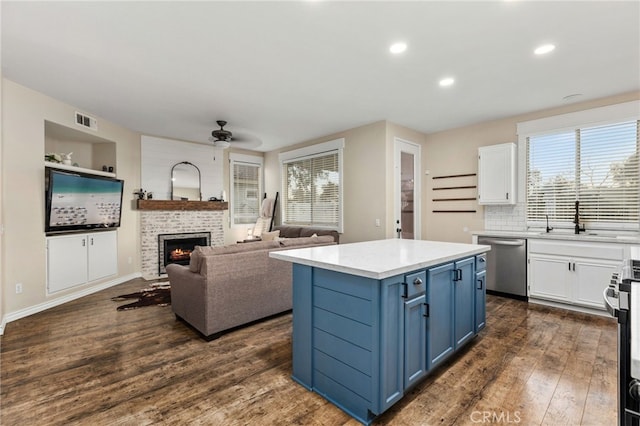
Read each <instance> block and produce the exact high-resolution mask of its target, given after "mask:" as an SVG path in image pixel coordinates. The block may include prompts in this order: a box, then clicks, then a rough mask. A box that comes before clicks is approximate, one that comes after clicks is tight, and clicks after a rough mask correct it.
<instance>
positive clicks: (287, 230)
mask: <svg viewBox="0 0 640 426" xmlns="http://www.w3.org/2000/svg"><path fill="white" fill-rule="evenodd" d="M273 229H274V230H278V231H280V237H282V238H298V237H299V236H300V229H302V228H301V227H300V226H290V225H278V226H276V227H274V228H273Z"/></svg>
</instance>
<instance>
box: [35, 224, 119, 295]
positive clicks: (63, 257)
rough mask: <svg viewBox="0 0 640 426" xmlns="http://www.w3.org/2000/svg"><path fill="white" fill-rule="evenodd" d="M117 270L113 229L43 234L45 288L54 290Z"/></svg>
mask: <svg viewBox="0 0 640 426" xmlns="http://www.w3.org/2000/svg"><path fill="white" fill-rule="evenodd" d="M117 273H118V239H117V232H116V231H106V232H94V233H89V234H74V235H60V236H54V237H47V291H48V292H49V293H55V292H57V291H61V290H66V289H68V288H71V287H75V286H78V285H82V284H86V283H89V282H91V281H96V280H99V279H101V278H105V277H108V276H111V275H115V274H117Z"/></svg>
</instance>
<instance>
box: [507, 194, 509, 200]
mask: <svg viewBox="0 0 640 426" xmlns="http://www.w3.org/2000/svg"><path fill="white" fill-rule="evenodd" d="M508 199H509V193H508V192H507V200H508Z"/></svg>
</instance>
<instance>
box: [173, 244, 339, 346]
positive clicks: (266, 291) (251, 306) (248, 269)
mask: <svg viewBox="0 0 640 426" xmlns="http://www.w3.org/2000/svg"><path fill="white" fill-rule="evenodd" d="M331 244H336V242H335V240H334V239H333V237H332V236H316V237H300V238H287V239H284V240H281V241H258V242H251V243H244V244H233V245H229V246H225V247H199V246H198V247H196V249H195V250H194V251H193V253H192V254H191V260H190V264H189V265H188V266H182V265H177V264H169V265H167V268H166V269H167V274H168V276H169V281H170V283H171V307H172V309H173V312H174V313H175V314H176V316H177V317H178V318H180V319H182V320H184V321H185V322H186V323H188V324H189V325H191V326H192V327H193V328H195V329H196V330H197V331H198V332H200V333H201V334H202V335H203V336H204V337H205V338H206V339H207V340H211V339H215V338H217V337H219V336H220V335H221V334H222V333H224V332H226V331H229V330H231V329H234V328H236V327H239V326H242V325H245V324H248V323H252V322H254V321H257V320H260V319H263V318H266V317H270V316H272V315H275V314H279V313H282V312H286V311H289V310H291V307H292V300H291V297H292V273H291V272H292V265H291V263H289V262H284V261H281V260H277V259H272V258H270V257H269V252H271V251H273V250H287V249H294V248H303V247H313V246H318V245H331Z"/></svg>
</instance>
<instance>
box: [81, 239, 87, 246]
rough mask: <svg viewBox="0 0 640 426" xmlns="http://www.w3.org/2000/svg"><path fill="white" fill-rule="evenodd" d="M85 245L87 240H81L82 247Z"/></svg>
mask: <svg viewBox="0 0 640 426" xmlns="http://www.w3.org/2000/svg"><path fill="white" fill-rule="evenodd" d="M86 245H87V240H85V239H84V238H83V239H82V247H85V246H86Z"/></svg>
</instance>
